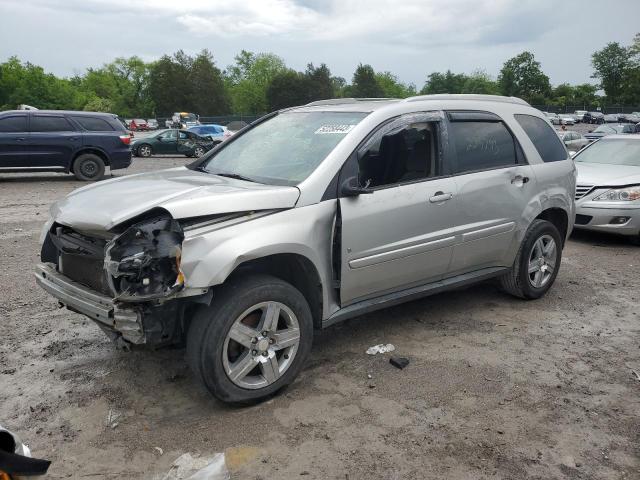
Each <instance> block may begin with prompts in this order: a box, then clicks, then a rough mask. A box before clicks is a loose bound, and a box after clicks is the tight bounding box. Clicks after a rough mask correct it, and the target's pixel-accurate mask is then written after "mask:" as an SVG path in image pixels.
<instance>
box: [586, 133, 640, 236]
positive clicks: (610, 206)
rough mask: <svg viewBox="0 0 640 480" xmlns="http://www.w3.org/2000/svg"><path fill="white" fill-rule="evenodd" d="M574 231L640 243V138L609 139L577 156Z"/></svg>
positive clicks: (606, 138)
mask: <svg viewBox="0 0 640 480" xmlns="http://www.w3.org/2000/svg"><path fill="white" fill-rule="evenodd" d="M574 160H575V162H576V167H577V168H578V182H577V183H578V185H577V187H576V228H581V229H586V230H596V231H600V232H611V233H616V234H619V235H626V236H628V237H630V238H631V239H632V240H634V241H635V242H636V243H638V242H640V136H636V135H611V136H609V137H605V138H603V139H602V140H598V141H597V142H594V143H593V144H591V145H590V146H589V147H587V148H585V149H584V150H582V151H581V152H580V153H578V154H577V155H576V156H575V157H574Z"/></svg>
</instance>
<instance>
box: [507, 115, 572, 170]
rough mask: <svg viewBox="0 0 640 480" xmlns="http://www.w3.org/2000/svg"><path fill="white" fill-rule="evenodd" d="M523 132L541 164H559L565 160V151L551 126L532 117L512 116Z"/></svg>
mask: <svg viewBox="0 0 640 480" xmlns="http://www.w3.org/2000/svg"><path fill="white" fill-rule="evenodd" d="M514 117H515V119H516V121H517V122H518V123H519V124H520V126H521V127H522V129H523V130H524V131H525V133H526V134H527V136H528V137H529V139H530V140H531V142H532V143H533V145H534V146H535V147H536V150H537V151H538V154H539V155H540V157H541V158H542V161H543V162H559V161H560V160H566V159H567V151H566V149H565V148H564V146H563V145H562V142H561V141H560V139H559V138H558V135H556V132H555V131H554V130H553V128H551V126H550V125H549V124H548V123H547V122H545V121H544V120H542V119H541V118H538V117H534V116H533V115H522V114H518V115H514Z"/></svg>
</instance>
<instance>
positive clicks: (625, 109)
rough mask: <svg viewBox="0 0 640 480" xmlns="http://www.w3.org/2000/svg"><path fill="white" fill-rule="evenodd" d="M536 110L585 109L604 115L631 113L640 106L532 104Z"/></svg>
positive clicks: (566, 111)
mask: <svg viewBox="0 0 640 480" xmlns="http://www.w3.org/2000/svg"><path fill="white" fill-rule="evenodd" d="M532 106H533V107H534V108H537V109H538V110H542V111H543V112H551V113H573V112H575V111H577V110H586V111H588V112H602V113H604V114H605V115H606V114H607V113H633V112H640V106H638V105H607V106H605V107H599V106H598V105H573V106H571V105H567V106H565V107H559V106H557V105H532Z"/></svg>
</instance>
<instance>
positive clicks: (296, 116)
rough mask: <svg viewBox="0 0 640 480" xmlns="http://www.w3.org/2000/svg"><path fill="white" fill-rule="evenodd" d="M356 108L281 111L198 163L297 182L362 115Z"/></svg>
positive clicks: (212, 169)
mask: <svg viewBox="0 0 640 480" xmlns="http://www.w3.org/2000/svg"><path fill="white" fill-rule="evenodd" d="M366 115H367V114H366V113H362V112H286V113H280V114H278V115H276V116H275V117H272V118H270V119H268V120H266V121H264V122H262V123H260V124H258V125H256V126H255V127H253V128H252V129H250V130H247V132H246V133H244V134H243V135H241V136H240V137H237V138H234V139H233V141H231V142H230V143H226V144H225V143H223V145H224V147H223V148H222V149H221V150H217V151H214V153H213V155H212V156H209V158H208V159H207V160H205V162H204V163H203V164H201V166H200V167H199V168H200V169H201V170H203V171H206V172H209V173H213V174H216V173H220V174H223V173H224V174H228V175H229V174H233V175H237V176H242V177H244V178H248V179H251V180H255V181H256V182H260V183H266V184H272V185H297V184H298V183H300V182H302V181H303V180H304V179H306V178H307V177H308V176H309V175H311V173H312V172H313V171H314V170H315V169H316V167H317V166H318V165H320V163H321V162H322V161H323V160H324V159H325V158H326V157H327V155H329V153H331V151H332V150H333V149H334V148H335V147H336V146H337V145H338V143H340V141H341V140H342V139H343V138H344V137H345V136H346V135H347V134H348V133H349V132H350V131H351V130H353V128H354V127H355V126H356V125H357V124H358V123H360V121H361V120H362V119H363V118H364V117H365V116H366Z"/></svg>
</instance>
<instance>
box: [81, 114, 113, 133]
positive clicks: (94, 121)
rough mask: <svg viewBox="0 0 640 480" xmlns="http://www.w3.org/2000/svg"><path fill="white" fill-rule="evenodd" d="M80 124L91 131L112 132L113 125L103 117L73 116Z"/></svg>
mask: <svg viewBox="0 0 640 480" xmlns="http://www.w3.org/2000/svg"><path fill="white" fill-rule="evenodd" d="M71 118H73V119H74V120H75V121H76V122H78V123H79V124H80V126H81V127H82V128H84V129H85V130H88V131H90V132H110V131H113V127H112V126H111V125H109V123H108V122H106V121H105V120H103V119H102V118H95V117H71Z"/></svg>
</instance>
